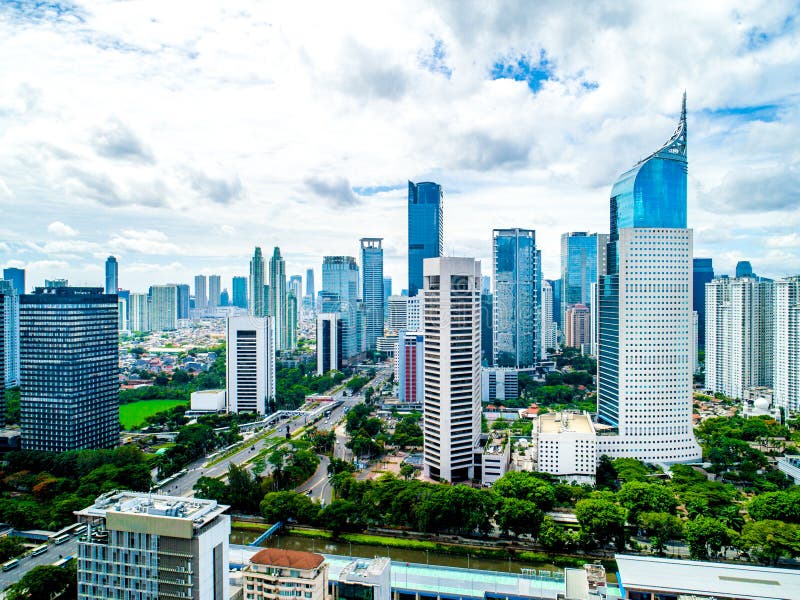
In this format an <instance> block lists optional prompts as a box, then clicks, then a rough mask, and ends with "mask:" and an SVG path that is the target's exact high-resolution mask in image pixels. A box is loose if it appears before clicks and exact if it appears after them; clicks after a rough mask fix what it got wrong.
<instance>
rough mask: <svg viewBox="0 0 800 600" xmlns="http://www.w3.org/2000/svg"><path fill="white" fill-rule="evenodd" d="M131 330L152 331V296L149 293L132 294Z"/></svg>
mask: <svg viewBox="0 0 800 600" xmlns="http://www.w3.org/2000/svg"><path fill="white" fill-rule="evenodd" d="M129 300H130V314H131V324H130V327H131V331H141V332H147V331H150V297H149V296H148V295H147V294H131V295H130V297H129Z"/></svg>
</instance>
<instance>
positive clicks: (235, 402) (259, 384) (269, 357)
mask: <svg viewBox="0 0 800 600" xmlns="http://www.w3.org/2000/svg"><path fill="white" fill-rule="evenodd" d="M274 336H275V333H274V330H273V329H272V317H250V316H247V317H228V326H227V335H226V340H227V344H226V348H225V351H226V358H227V360H226V363H225V365H226V379H227V389H228V411H229V412H254V413H258V414H260V415H263V414H268V413H269V412H270V411H269V406H270V405H269V403H270V401H271V400H273V399H274V398H275V346H274Z"/></svg>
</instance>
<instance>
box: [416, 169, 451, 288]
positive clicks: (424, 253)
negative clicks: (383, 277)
mask: <svg viewBox="0 0 800 600" xmlns="http://www.w3.org/2000/svg"><path fill="white" fill-rule="evenodd" d="M443 198H444V194H443V192H442V186H440V185H439V184H438V183H432V182H428V181H426V182H421V183H413V182H411V181H409V182H408V295H409V296H416V295H417V292H418V291H419V290H421V289H422V261H423V260H425V259H426V258H436V257H437V256H441V255H442V250H443V249H444V224H443V213H442V203H443Z"/></svg>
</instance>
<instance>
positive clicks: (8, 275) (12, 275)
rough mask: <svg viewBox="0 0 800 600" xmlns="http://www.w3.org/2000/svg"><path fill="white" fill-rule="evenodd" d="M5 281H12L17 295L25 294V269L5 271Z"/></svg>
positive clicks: (10, 268)
mask: <svg viewBox="0 0 800 600" xmlns="http://www.w3.org/2000/svg"><path fill="white" fill-rule="evenodd" d="M3 279H5V280H6V281H10V282H11V285H12V286H13V287H14V290H16V292H17V294H24V293H25V269H15V268H13V267H9V268H7V269H3Z"/></svg>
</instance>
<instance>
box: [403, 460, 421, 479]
mask: <svg viewBox="0 0 800 600" xmlns="http://www.w3.org/2000/svg"><path fill="white" fill-rule="evenodd" d="M416 472H417V469H416V468H415V467H414V465H410V464H408V463H403V464H402V465H400V477H402V478H403V479H405V480H409V479H411V478H412V477H413V476H414V474H415V473H416Z"/></svg>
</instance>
